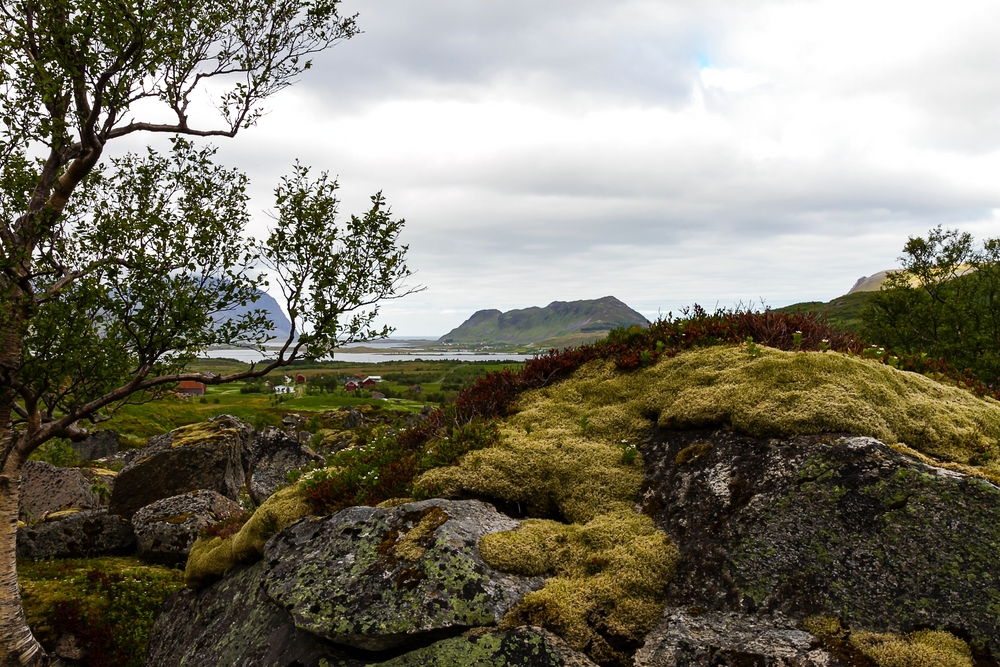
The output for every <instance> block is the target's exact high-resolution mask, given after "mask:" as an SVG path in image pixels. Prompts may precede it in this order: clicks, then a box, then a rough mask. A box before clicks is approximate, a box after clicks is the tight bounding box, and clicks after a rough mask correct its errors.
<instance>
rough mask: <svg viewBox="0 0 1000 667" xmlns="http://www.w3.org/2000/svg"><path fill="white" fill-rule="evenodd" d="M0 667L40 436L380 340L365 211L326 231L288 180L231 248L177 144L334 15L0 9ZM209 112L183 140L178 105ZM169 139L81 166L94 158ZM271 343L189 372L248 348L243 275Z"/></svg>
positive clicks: (257, 89)
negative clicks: (263, 217) (274, 347)
mask: <svg viewBox="0 0 1000 667" xmlns="http://www.w3.org/2000/svg"><path fill="white" fill-rule="evenodd" d="M0 22H2V29H0V59H2V66H0V92H2V95H0V122H2V126H0V665H2V666H4V667H7V666H13V665H18V666H26V665H32V666H33V665H45V664H48V658H47V656H46V655H45V653H44V651H43V650H42V649H41V647H40V646H39V644H38V643H37V641H36V640H35V639H34V637H33V636H32V634H31V631H30V630H29V628H28V627H27V625H26V623H25V619H24V615H23V611H22V609H21V602H20V597H19V592H18V587H17V573H16V567H15V560H14V554H15V540H16V528H17V515H18V496H17V491H18V482H19V478H20V471H21V468H22V466H23V464H24V462H25V461H26V460H27V459H28V456H29V455H30V454H31V452H32V451H34V450H35V449H36V448H37V447H39V446H40V445H41V444H42V443H44V442H46V441H47V440H49V439H51V438H55V437H79V436H81V435H83V434H84V433H85V432H86V428H87V426H88V424H90V423H91V422H92V421H95V420H99V419H101V418H102V416H106V415H107V414H110V413H111V412H113V411H114V410H115V409H116V408H117V407H119V406H121V405H123V404H125V403H127V402H130V401H135V400H145V399H147V398H149V397H150V396H152V395H155V394H156V392H158V391H162V390H163V389H164V388H166V387H169V386H171V385H172V383H175V382H178V381H180V380H197V381H200V382H205V383H207V384H218V383H223V382H230V381H233V380H238V379H245V378H250V377H259V376H261V375H263V374H266V373H268V372H270V371H271V370H273V369H274V368H278V367H280V366H282V365H286V364H288V363H290V362H291V361H292V360H294V359H296V358H299V357H302V356H308V357H322V356H325V355H328V354H330V353H331V351H332V350H333V349H334V348H335V347H337V346H338V345H339V344H342V343H344V342H347V341H354V340H365V339H368V338H371V337H374V336H379V335H385V334H386V333H387V330H386V329H384V328H383V329H377V328H376V327H375V325H374V320H375V316H376V314H377V312H378V304H379V302H380V301H382V300H383V299H387V298H393V297H396V296H400V295H402V294H404V293H405V289H404V288H403V287H402V280H403V279H404V278H405V277H406V276H407V275H408V274H409V272H408V270H407V268H406V265H405V261H404V255H405V251H406V248H405V247H404V246H400V245H399V243H398V237H399V232H400V229H401V227H402V221H401V220H393V219H392V217H391V215H390V212H389V209H388V207H387V205H386V202H385V200H384V198H383V197H382V195H381V194H377V195H375V196H373V197H372V205H371V208H370V210H369V211H368V212H367V213H365V214H364V215H362V216H359V217H350V218H347V219H345V220H343V221H342V222H338V220H337V214H338V211H337V197H336V188H337V184H336V182H335V181H332V180H331V179H330V178H329V177H328V176H327V175H326V174H322V173H321V174H313V173H311V172H310V171H309V169H307V168H305V167H303V166H301V165H296V166H295V167H294V169H293V171H292V173H291V174H290V175H289V176H287V177H286V178H284V179H282V181H281V183H280V184H279V185H278V187H277V188H276V190H275V195H276V205H277V212H276V215H275V220H274V229H273V231H272V232H271V234H270V236H269V237H268V238H267V239H266V240H264V241H263V242H257V241H254V240H252V239H249V238H248V237H247V236H246V235H245V233H244V232H245V226H246V223H247V221H248V215H247V207H246V200H247V196H246V179H245V178H244V177H243V176H242V175H241V174H240V173H239V172H238V171H235V170H231V169H225V168H223V167H219V166H217V165H215V164H214V157H213V152H212V149H210V148H206V147H198V146H196V145H195V144H194V143H192V141H194V140H195V139H194V138H196V137H234V136H235V135H236V134H237V133H238V132H239V131H240V130H241V129H244V128H247V127H249V126H252V125H253V124H254V123H255V122H256V120H257V119H258V118H259V116H260V114H261V112H262V107H261V104H262V102H263V101H264V100H266V99H267V98H268V97H269V96H271V95H273V94H275V93H277V92H278V91H280V90H282V89H284V88H285V87H287V86H289V85H291V83H293V81H294V80H295V79H296V77H297V76H298V75H299V74H301V73H302V72H303V71H304V70H306V69H308V68H309V67H310V64H311V63H310V56H311V55H313V54H316V53H318V52H321V51H323V50H325V49H327V48H329V47H331V46H332V45H333V44H335V43H337V42H338V41H340V40H344V39H347V38H350V37H352V36H353V35H355V34H356V33H357V28H356V24H355V17H353V16H343V15H341V13H340V11H339V0H20V1H15V2H11V1H10V0H0ZM205 96H208V97H210V98H211V99H212V100H213V102H214V109H215V111H214V113H212V114H210V115H206V116H205V119H203V120H204V121H205V123H207V124H200V123H198V122H196V121H195V118H200V112H199V111H197V110H198V109H200V108H202V107H199V106H198V105H199V104H200V102H199V100H202V99H203V98H205ZM143 133H146V134H149V133H167V134H169V135H171V136H173V137H174V139H173V140H172V142H173V146H172V149H171V150H170V151H169V152H167V153H158V152H155V151H152V150H149V151H147V152H145V153H140V154H135V155H127V156H125V157H122V158H119V159H115V160H106V159H102V158H103V154H104V151H105V147H106V146H107V144H108V142H110V141H112V140H115V139H120V138H123V137H128V136H131V135H141V134H143ZM264 268H266V269H269V272H270V275H272V276H274V278H275V279H276V280H277V281H278V284H279V285H280V287H281V290H282V292H283V294H284V297H285V306H286V308H287V309H288V312H289V315H290V318H291V320H292V322H293V330H292V332H291V333H290V334H289V337H288V338H287V340H284V341H282V345H281V348H280V351H279V352H278V353H277V355H276V358H275V359H274V360H273V361H272V362H270V363H265V364H260V365H254V366H252V367H251V368H250V369H249V370H247V371H245V372H241V373H236V374H233V375H229V376H222V377H219V376H213V375H207V374H206V375H203V374H198V373H190V372H187V371H186V370H185V368H186V366H187V363H188V361H190V360H191V359H192V358H193V357H195V356H197V354H198V353H199V352H200V351H202V350H204V349H205V347H207V346H209V345H214V344H237V343H238V344H243V345H250V346H258V347H259V346H262V345H263V344H265V343H266V342H268V341H269V339H270V333H269V332H270V330H271V328H272V327H271V324H270V323H269V322H268V321H267V319H266V317H265V316H264V314H263V313H262V312H260V311H251V312H249V313H247V314H245V315H243V316H241V317H240V318H237V319H235V320H228V321H227V320H226V318H225V315H226V313H228V312H230V311H232V310H233V309H234V308H236V307H237V306H245V305H246V304H247V303H248V302H251V301H253V300H254V299H255V297H256V295H257V294H258V292H257V290H258V289H259V288H260V287H261V286H262V280H263V278H262V277H261V276H262V275H264V273H263V272H262V269H264Z"/></svg>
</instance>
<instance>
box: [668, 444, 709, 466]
mask: <svg viewBox="0 0 1000 667" xmlns="http://www.w3.org/2000/svg"><path fill="white" fill-rule="evenodd" d="M710 451H712V443H710V442H698V443H695V444H693V445H691V446H689V447H685V448H684V449H682V450H681V451H679V452H677V456H676V457H674V463H676V464H677V465H679V466H680V465H684V464H685V463H693V462H695V461H697V460H698V459H700V458H701V457H702V456H704V455H705V454H708V453H709V452H710Z"/></svg>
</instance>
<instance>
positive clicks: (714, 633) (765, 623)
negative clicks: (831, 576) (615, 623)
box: [635, 608, 841, 667]
mask: <svg viewBox="0 0 1000 667" xmlns="http://www.w3.org/2000/svg"><path fill="white" fill-rule="evenodd" d="M840 664H841V662H840V661H838V660H837V659H835V658H834V657H833V656H831V655H830V654H829V653H828V652H827V651H826V650H825V649H823V648H822V647H821V646H820V640H819V639H817V638H816V637H814V636H813V635H811V634H809V633H808V632H803V631H802V630H798V629H796V628H795V627H794V625H793V624H792V623H791V622H789V621H788V620H786V619H784V618H782V617H780V616H778V617H775V618H767V617H764V618H758V617H753V616H747V615H744V614H734V613H727V612H707V613H691V612H690V611H687V610H684V609H678V608H668V609H667V610H666V612H665V613H664V615H663V620H662V621H661V622H660V625H659V626H657V627H656V629H654V630H653V631H652V632H650V633H649V635H647V637H646V643H645V645H644V646H643V647H642V648H641V649H639V651H638V652H637V653H636V654H635V666H636V667H695V666H700V665H755V666H758V667H833V666H834V665H840Z"/></svg>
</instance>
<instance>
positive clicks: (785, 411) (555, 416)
mask: <svg viewBox="0 0 1000 667" xmlns="http://www.w3.org/2000/svg"><path fill="white" fill-rule="evenodd" d="M759 349H760V352H759V354H756V355H751V354H750V353H749V352H748V351H747V350H746V348H745V347H728V346H716V347H709V348H702V349H697V350H691V351H687V352H684V353H682V354H679V355H677V356H676V357H674V358H668V359H663V360H661V361H660V362H659V363H658V364H656V365H655V366H652V367H650V368H647V369H643V370H639V371H635V372H630V373H623V372H621V371H618V370H617V369H616V368H615V366H614V364H613V363H611V362H607V361H594V362H591V363H589V364H587V365H585V366H583V367H581V368H580V369H578V370H577V371H576V372H575V373H574V374H573V375H572V376H571V377H570V378H569V379H567V380H565V381H563V382H560V383H558V384H556V385H554V386H552V387H546V388H544V389H540V390H535V391H529V392H526V393H524V394H523V395H522V396H521V397H520V399H519V401H518V407H519V408H520V412H519V413H518V414H516V415H514V416H513V417H511V418H509V419H507V420H506V422H505V423H504V424H503V426H502V427H501V435H502V440H503V442H502V443H501V444H500V445H499V446H496V447H491V448H488V449H484V450H481V451H476V452H472V453H470V454H468V455H466V456H465V457H463V458H462V460H461V462H460V465H458V466H453V467H447V468H438V469H435V470H431V471H428V472H427V473H425V474H424V475H422V476H421V477H420V478H419V479H418V481H417V485H416V489H417V492H419V493H422V494H424V495H427V496H432V495H456V494H460V493H463V492H465V493H473V494H480V495H486V496H492V497H495V498H503V499H504V500H508V501H512V502H518V503H523V504H525V505H526V506H527V508H528V510H529V512H531V513H532V514H533V515H535V516H544V515H549V514H553V513H554V512H555V511H559V512H561V513H562V515H563V516H565V517H566V518H567V519H568V520H570V521H586V520H588V519H590V518H592V517H594V516H597V515H598V514H601V513H604V512H608V511H612V510H613V509H615V508H620V507H623V506H625V505H626V504H629V503H630V502H631V500H632V498H633V497H634V495H635V492H636V490H637V489H638V484H639V479H640V476H641V468H640V467H639V466H636V468H635V469H630V468H628V467H623V466H622V465H620V462H619V459H620V452H621V446H622V443H623V441H627V442H631V443H637V442H640V441H641V440H642V439H643V438H645V437H647V436H648V435H649V433H650V431H651V429H652V427H653V425H654V420H658V423H659V425H661V426H663V427H677V428H691V427H701V426H713V425H720V424H722V425H726V426H729V427H731V428H734V429H736V430H738V431H742V432H744V433H747V434H750V435H756V436H793V435H801V434H811V433H825V432H847V433H853V434H856V435H867V436H871V437H875V438H878V439H879V440H882V441H883V442H885V443H887V444H896V443H906V444H907V445H908V446H909V447H912V448H913V449H915V450H917V451H919V452H922V453H923V454H925V455H927V456H931V457H934V459H936V460H944V461H949V462H953V463H958V464H969V462H970V461H971V460H973V459H974V457H975V456H976V455H977V453H979V452H982V451H983V450H984V449H987V448H989V447H993V446H995V444H996V442H997V437H998V436H1000V403H997V402H996V401H994V400H992V399H980V398H977V397H975V396H973V395H972V394H970V393H969V392H966V391H963V390H961V389H958V388H955V387H948V386H945V385H942V384H940V383H938V382H935V381H934V380H931V379H929V378H926V377H924V376H922V375H918V374H916V373H906V372H902V371H898V370H896V369H893V368H891V367H889V366H886V365H883V364H879V363H876V362H873V361H868V360H865V359H861V358H858V357H854V356H848V355H843V354H838V353H833V352H827V353H819V352H808V353H794V352H782V351H780V350H774V349H770V348H764V347H761V348H759ZM584 419H586V422H583V420H584ZM581 423H586V424H587V428H586V429H581V428H580V424H581ZM528 425H530V429H529V428H526V426H528ZM583 430H585V431H586V433H582V432H581V431H583ZM528 431H530V433H529V432H528ZM980 469H981V470H982V471H984V474H987V473H996V474H1000V460H994V461H990V462H987V463H985V464H984V465H983V466H981V467H980Z"/></svg>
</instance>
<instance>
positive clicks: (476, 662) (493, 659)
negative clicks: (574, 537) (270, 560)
mask: <svg viewBox="0 0 1000 667" xmlns="http://www.w3.org/2000/svg"><path fill="white" fill-rule="evenodd" d="M266 570H267V566H266V565H265V563H263V562H260V563H257V564H256V565H253V566H251V567H248V568H243V569H241V570H238V571H236V572H232V573H230V574H229V575H228V576H227V577H226V578H225V579H223V580H222V581H219V582H216V583H215V584H213V585H212V586H210V587H208V588H206V589H204V590H202V591H198V592H195V591H192V590H183V591H180V592H178V593H176V594H175V595H173V596H172V597H171V598H170V599H168V600H167V602H166V604H165V605H164V606H163V610H162V611H161V612H160V615H159V616H158V617H157V619H156V623H155V625H154V626H153V630H152V632H151V633H150V638H149V648H148V651H147V653H146V662H145V667H293V666H294V667H374V666H376V665H379V666H382V667H594V663H592V662H591V661H590V660H589V659H588V658H587V657H586V656H584V655H582V654H580V653H577V652H576V651H574V650H573V649H571V648H570V647H569V646H567V645H566V643H565V642H563V641H562V640H561V639H559V638H558V637H556V636H555V635H553V634H551V633H549V632H547V631H545V630H542V629H540V628H531V627H527V628H515V629H511V630H498V629H496V628H479V629H476V630H472V631H469V632H467V633H465V634H463V635H461V636H456V637H450V638H446V639H443V640H440V641H438V642H435V643H433V644H431V645H430V646H425V647H421V648H417V649H415V650H413V651H409V652H405V653H402V654H401V655H392V654H388V655H387V654H373V653H367V654H359V653H357V652H350V653H347V652H345V648H344V647H342V646H341V647H338V646H336V645H335V644H333V643H331V642H329V641H326V640H324V639H322V638H320V637H317V636H316V635H313V634H311V633H309V632H306V631H304V630H301V629H299V628H296V627H295V624H294V623H293V621H292V618H291V617H290V616H289V615H288V613H287V612H285V611H284V610H283V609H281V607H279V606H277V605H275V604H274V603H273V602H272V601H271V600H270V599H269V598H268V596H267V592H266V584H265V577H266Z"/></svg>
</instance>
